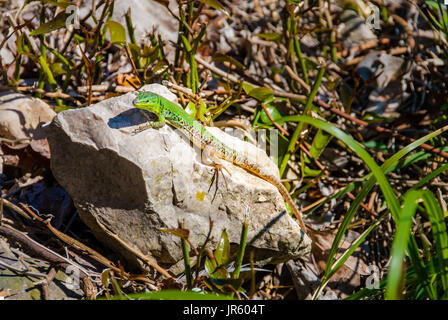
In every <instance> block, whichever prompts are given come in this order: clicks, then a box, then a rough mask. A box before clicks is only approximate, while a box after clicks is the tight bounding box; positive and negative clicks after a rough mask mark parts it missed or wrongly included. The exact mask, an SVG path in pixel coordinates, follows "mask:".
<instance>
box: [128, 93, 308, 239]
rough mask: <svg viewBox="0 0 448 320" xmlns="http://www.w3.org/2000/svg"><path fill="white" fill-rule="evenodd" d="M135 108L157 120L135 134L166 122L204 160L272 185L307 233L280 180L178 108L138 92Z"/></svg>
mask: <svg viewBox="0 0 448 320" xmlns="http://www.w3.org/2000/svg"><path fill="white" fill-rule="evenodd" d="M134 106H135V107H136V108H138V109H143V110H147V111H149V112H151V113H154V114H155V115H157V116H158V121H152V122H148V123H146V124H145V125H143V126H140V127H139V128H138V129H137V130H136V131H137V132H140V131H143V130H145V129H148V128H155V129H157V128H161V127H163V126H164V125H165V123H166V122H168V123H169V124H170V125H172V126H173V127H175V128H177V129H179V130H180V131H181V132H182V133H183V134H184V135H185V136H186V137H187V138H188V139H190V141H192V142H193V143H194V144H195V145H197V146H198V147H199V148H201V149H203V150H204V151H203V152H204V153H205V154H206V155H207V156H217V157H218V158H221V159H224V160H226V161H229V162H232V163H233V164H234V165H236V166H238V167H241V168H243V169H246V170H247V171H249V172H250V173H252V174H254V175H256V176H258V177H260V178H261V179H263V180H265V181H267V182H269V183H271V184H272V185H274V186H275V187H276V188H277V189H278V191H279V192H280V194H281V195H282V196H283V198H284V200H285V201H286V202H287V203H288V204H289V206H290V207H291V209H292V211H293V213H294V215H295V216H296V218H297V220H298V222H299V225H300V228H301V229H302V230H303V231H304V232H305V233H306V228H305V224H304V223H303V221H302V217H301V214H300V212H299V210H298V209H297V207H296V206H295V205H294V202H293V200H292V199H291V196H290V195H289V192H288V190H286V188H285V187H284V186H283V184H282V183H281V182H280V180H279V179H278V178H277V177H275V176H273V175H270V174H268V173H264V172H263V170H262V169H261V167H260V166H259V165H258V164H257V163H256V162H254V161H252V160H250V159H249V158H247V157H246V156H244V155H242V154H240V153H238V152H237V151H235V150H233V149H232V148H229V147H228V146H227V145H225V144H224V143H223V142H221V141H219V140H218V139H217V138H216V137H215V136H213V135H212V134H211V133H210V132H209V131H207V130H206V129H205V127H204V126H203V125H202V124H201V123H199V122H198V121H196V120H194V119H193V118H192V117H191V116H190V115H189V114H188V113H187V112H185V110H184V109H182V108H181V107H180V106H179V105H177V104H175V103H173V102H171V101H169V100H167V99H165V98H163V97H161V96H159V95H158V94H155V93H152V92H140V93H139V94H138V95H137V98H136V99H135V100H134Z"/></svg>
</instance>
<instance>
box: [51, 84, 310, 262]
mask: <svg viewBox="0 0 448 320" xmlns="http://www.w3.org/2000/svg"><path fill="white" fill-rule="evenodd" d="M142 90H145V91H153V92H156V93H158V94H161V95H164V96H165V97H166V98H168V99H171V100H172V99H173V94H172V93H170V92H169V91H168V90H167V89H166V88H165V87H163V86H160V85H157V84H154V85H149V86H146V87H145V88H143V89H142ZM174 98H175V96H174ZM133 99H135V94H134V93H128V94H126V95H123V96H121V97H116V98H111V99H108V100H105V101H102V102H100V103H98V104H96V105H93V106H91V107H87V108H83V109H77V110H67V111H64V112H61V113H59V114H58V116H57V117H56V118H55V120H54V121H53V122H52V123H51V125H50V126H48V127H47V128H46V129H47V130H46V133H47V137H48V140H49V143H50V149H51V154H52V157H51V167H52V171H53V174H54V176H55V177H56V179H57V180H58V181H59V183H60V184H61V185H62V186H63V187H65V188H66V190H67V191H68V192H69V193H70V195H71V196H72V198H73V200H74V203H75V205H76V207H77V208H78V211H79V214H80V217H81V219H82V220H83V221H84V222H85V223H86V224H87V225H88V226H89V227H90V228H91V229H92V230H93V232H94V234H95V236H96V237H97V238H98V239H100V240H101V241H103V242H104V243H105V244H106V245H108V246H110V247H112V248H113V249H115V250H116V251H118V252H119V253H121V255H122V256H123V257H124V258H125V259H126V261H127V262H128V263H130V264H131V265H132V266H134V267H141V265H140V264H139V263H138V259H137V258H136V257H135V256H134V254H133V253H132V252H129V251H128V250H127V249H126V248H124V247H123V246H122V245H120V244H119V243H118V242H117V241H116V240H115V239H114V238H112V237H110V236H108V235H107V234H106V233H104V231H103V229H102V228H101V225H103V226H105V227H106V228H107V229H108V230H109V231H111V232H113V233H114V234H116V235H118V236H119V237H120V238H121V239H122V240H124V241H125V242H126V243H127V244H129V245H130V246H132V247H133V248H135V249H138V250H139V251H140V252H141V253H143V254H146V255H148V256H152V257H153V258H155V259H156V260H157V261H158V262H159V264H162V265H163V266H165V267H167V266H172V265H175V264H176V263H178V262H180V261H181V260H182V251H181V246H180V239H179V238H177V237H175V236H173V235H171V234H168V233H164V232H161V231H159V230H158V228H177V227H178V221H181V220H184V221H185V226H186V228H187V229H189V230H190V241H191V243H192V244H193V245H194V246H195V247H200V246H201V245H202V244H203V243H204V241H205V239H206V236H207V234H208V231H209V218H210V219H212V220H213V222H214V227H213V229H212V239H211V241H210V243H209V244H210V245H211V248H215V247H216V242H217V240H218V239H219V236H220V234H221V232H222V230H223V229H224V228H225V229H226V230H227V232H228V235H229V240H230V242H231V244H232V245H233V246H232V247H233V249H236V247H237V245H238V243H239V240H240V232H241V226H242V223H243V221H244V220H245V216H246V210H247V206H248V204H249V203H250V204H251V206H250V208H251V209H250V213H249V215H248V222H249V234H248V244H249V245H248V248H247V249H246V252H250V251H251V250H253V251H254V254H255V257H254V258H255V261H256V262H259V263H263V262H264V263H266V262H282V261H287V260H289V259H295V258H298V257H300V256H302V255H305V254H307V253H308V252H309V250H310V239H309V238H308V237H307V236H306V235H305V234H304V233H303V232H302V231H301V230H300V228H299V226H298V224H297V223H296V222H295V221H294V220H293V219H292V218H291V217H290V216H289V215H288V214H285V205H284V201H283V199H282V197H281V195H280V193H279V192H278V191H277V189H276V188H275V187H273V186H272V185H271V184H269V183H267V182H265V181H263V180H262V179H260V178H257V177H256V176H253V175H252V174H249V173H248V172H246V171H245V170H243V169H241V168H238V167H235V166H233V165H232V164H230V163H227V162H225V161H224V162H223V164H224V165H225V167H226V169H227V170H228V171H229V172H230V173H231V176H229V174H227V173H226V172H225V171H224V176H225V179H223V177H222V176H220V177H219V181H218V185H216V181H215V184H213V185H212V186H211V187H210V184H211V181H212V179H213V175H214V169H213V168H212V167H210V166H208V165H205V164H203V163H202V162H201V159H200V155H199V152H198V150H196V149H195V148H192V147H191V146H190V144H189V142H188V141H186V139H185V137H184V136H183V135H182V134H179V132H177V131H175V130H174V129H173V128H172V127H170V126H168V125H166V126H164V127H163V128H161V129H158V130H156V129H148V130H146V131H143V132H141V133H138V134H135V135H134V134H130V133H129V132H132V130H133V129H135V128H136V125H141V124H143V123H145V122H146V119H145V117H143V115H142V111H140V110H138V109H135V108H133V107H132V101H133ZM210 131H212V132H213V134H215V135H216V136H219V138H220V139H221V140H223V141H224V142H225V143H229V144H231V145H232V146H233V147H235V148H237V149H238V148H245V149H248V150H249V151H248V153H249V155H251V156H257V158H258V159H259V160H258V161H261V163H263V164H264V165H265V170H266V171H269V172H272V173H273V174H277V175H278V169H277V168H276V166H275V165H274V164H273V163H272V162H271V161H270V159H269V158H268V157H267V155H266V153H264V152H261V151H260V150H259V149H258V148H256V147H255V146H254V145H252V144H249V143H247V142H243V141H241V140H239V139H237V138H235V137H232V136H229V135H227V134H225V133H223V132H222V131H221V130H219V129H217V128H210Z"/></svg>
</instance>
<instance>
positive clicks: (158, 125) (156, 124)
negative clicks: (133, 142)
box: [132, 113, 166, 134]
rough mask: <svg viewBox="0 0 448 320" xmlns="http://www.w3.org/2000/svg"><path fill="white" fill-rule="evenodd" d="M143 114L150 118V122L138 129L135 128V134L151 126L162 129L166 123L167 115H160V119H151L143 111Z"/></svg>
mask: <svg viewBox="0 0 448 320" xmlns="http://www.w3.org/2000/svg"><path fill="white" fill-rule="evenodd" d="M143 116H144V117H145V118H146V119H148V122H147V123H145V124H144V125H141V126H139V127H138V128H137V129H135V130H134V131H132V133H133V134H137V133H140V132H142V131H145V130H147V129H149V128H153V129H160V128H162V127H163V126H164V125H165V123H166V120H165V117H164V116H163V115H159V119H158V121H150V119H149V118H148V116H147V115H146V114H144V113H143Z"/></svg>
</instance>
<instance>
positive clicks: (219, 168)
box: [201, 145, 232, 199]
mask: <svg viewBox="0 0 448 320" xmlns="http://www.w3.org/2000/svg"><path fill="white" fill-rule="evenodd" d="M201 162H202V163H203V164H205V165H207V166H211V167H213V168H214V169H215V172H214V174H213V178H212V181H211V183H210V187H209V189H208V191H210V189H211V188H212V186H213V183H214V182H215V181H216V189H215V194H214V196H213V199H214V198H215V196H216V192H217V191H218V185H219V175H220V174H221V175H222V177H223V178H224V183H225V185H226V189H227V190H229V187H228V185H227V180H226V176H225V175H224V170H225V171H226V172H227V173H228V174H229V175H230V176H231V175H232V174H231V173H230V172H229V170H227V168H226V167H225V166H224V165H222V164H221V163H218V161H217V157H216V155H215V154H214V151H213V148H212V147H210V146H209V145H206V146H205V147H204V148H203V150H202V153H201Z"/></svg>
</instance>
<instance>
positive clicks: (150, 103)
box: [133, 92, 160, 113]
mask: <svg viewBox="0 0 448 320" xmlns="http://www.w3.org/2000/svg"><path fill="white" fill-rule="evenodd" d="M158 102H159V96H158V95H157V94H155V93H152V92H140V93H139V94H138V95H137V98H136V99H135V100H134V102H133V104H134V106H135V107H136V108H138V109H144V110H148V111H150V112H154V113H158V112H157V111H159V110H158V109H159V108H160V103H158Z"/></svg>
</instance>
